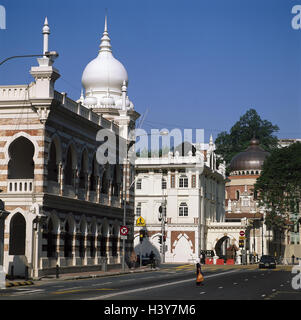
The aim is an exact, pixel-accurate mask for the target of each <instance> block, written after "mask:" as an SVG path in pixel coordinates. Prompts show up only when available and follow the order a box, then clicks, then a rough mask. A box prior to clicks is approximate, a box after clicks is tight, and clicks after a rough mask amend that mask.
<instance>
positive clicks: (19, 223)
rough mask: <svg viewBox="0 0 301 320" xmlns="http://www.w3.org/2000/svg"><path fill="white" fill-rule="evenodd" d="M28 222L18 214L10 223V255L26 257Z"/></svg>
mask: <svg viewBox="0 0 301 320" xmlns="http://www.w3.org/2000/svg"><path fill="white" fill-rule="evenodd" d="M25 240H26V221H25V219H24V217H23V215H22V214H21V213H19V212H18V213H16V214H15V215H14V216H13V217H12V219H11V221H10V229H9V255H21V256H24V255H25Z"/></svg>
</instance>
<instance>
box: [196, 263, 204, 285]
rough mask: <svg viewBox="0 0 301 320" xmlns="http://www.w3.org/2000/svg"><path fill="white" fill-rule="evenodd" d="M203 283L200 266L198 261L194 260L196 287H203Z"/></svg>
mask: <svg viewBox="0 0 301 320" xmlns="http://www.w3.org/2000/svg"><path fill="white" fill-rule="evenodd" d="M203 281H204V275H203V272H202V268H201V264H200V259H199V258H198V259H196V285H197V286H198V287H200V286H202V285H203Z"/></svg>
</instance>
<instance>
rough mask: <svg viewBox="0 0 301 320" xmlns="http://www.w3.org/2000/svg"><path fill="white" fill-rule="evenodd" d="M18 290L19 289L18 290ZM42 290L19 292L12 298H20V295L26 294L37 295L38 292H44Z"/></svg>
mask: <svg viewBox="0 0 301 320" xmlns="http://www.w3.org/2000/svg"><path fill="white" fill-rule="evenodd" d="M18 290H20V289H18ZM44 291H45V290H44V289H35V290H28V289H27V290H26V291H25V290H24V289H23V290H20V291H19V292H17V293H15V294H14V296H22V295H26V294H33V293H38V292H44Z"/></svg>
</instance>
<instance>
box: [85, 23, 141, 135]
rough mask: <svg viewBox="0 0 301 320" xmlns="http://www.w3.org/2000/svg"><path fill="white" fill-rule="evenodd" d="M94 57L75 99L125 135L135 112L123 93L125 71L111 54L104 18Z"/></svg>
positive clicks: (137, 116)
mask: <svg viewBox="0 0 301 320" xmlns="http://www.w3.org/2000/svg"><path fill="white" fill-rule="evenodd" d="M99 47H100V49H99V53H98V56H97V57H96V58H95V59H93V60H92V61H91V62H90V63H88V65H87V66H86V68H85V69H84V72H83V75H82V85H83V88H84V94H82V96H81V98H80V99H79V101H82V103H83V105H84V106H85V107H87V108H89V109H92V110H93V111H94V112H96V113H98V114H101V115H102V116H103V117H104V118H106V119H108V120H110V121H114V122H115V123H117V124H118V125H119V126H120V134H121V135H122V136H123V137H124V138H127V136H128V131H129V130H131V129H134V128H135V121H136V120H137V119H138V118H139V116H140V115H139V113H137V112H136V111H135V110H134V104H133V103H132V102H131V101H130V100H129V97H128V95H127V88H128V74H127V71H126V69H125V67H124V66H123V64H122V63H121V62H120V61H118V60H117V59H116V58H115V57H114V56H113V53H112V46H111V39H110V37H109V33H108V23H107V17H105V26H104V32H103V36H102V38H101V43H100V46H99Z"/></svg>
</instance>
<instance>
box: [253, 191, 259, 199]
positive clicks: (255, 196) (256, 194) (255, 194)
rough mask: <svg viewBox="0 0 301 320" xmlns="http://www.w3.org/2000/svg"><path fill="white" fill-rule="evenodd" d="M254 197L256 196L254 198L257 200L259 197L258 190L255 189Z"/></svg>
mask: <svg viewBox="0 0 301 320" xmlns="http://www.w3.org/2000/svg"><path fill="white" fill-rule="evenodd" d="M253 198H254V200H257V199H258V193H257V191H256V190H255V191H254V195H253Z"/></svg>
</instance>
